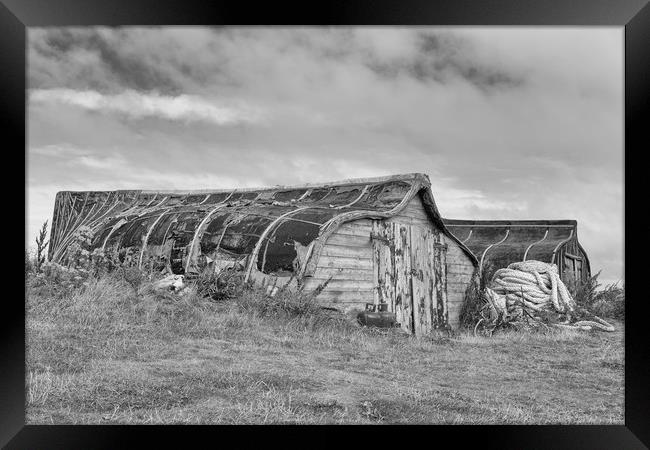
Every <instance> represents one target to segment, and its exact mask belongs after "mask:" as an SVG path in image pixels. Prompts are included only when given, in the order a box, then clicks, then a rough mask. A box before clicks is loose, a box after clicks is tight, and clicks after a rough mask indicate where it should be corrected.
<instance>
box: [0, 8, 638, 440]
mask: <svg viewBox="0 0 650 450" xmlns="http://www.w3.org/2000/svg"><path fill="white" fill-rule="evenodd" d="M0 1H1V3H0V32H1V34H0V116H1V117H2V119H3V120H2V121H1V122H0V123H2V124H3V125H4V126H3V134H4V139H3V140H2V146H3V148H4V150H5V151H4V152H3V154H4V155H19V154H20V151H23V152H24V155H25V158H24V159H23V163H24V164H25V166H24V167H25V172H24V174H25V179H27V172H26V171H27V162H26V126H27V125H28V124H26V105H25V101H26V76H25V73H26V55H25V51H26V27H32V26H34V27H36V26H39V27H40V26H73V25H79V26H84V25H158V24H161V25H163V24H170V25H171V24H174V25H207V24H212V25H224V24H232V25H236V24H251V25H254V24H272V23H275V24H279V25H292V24H296V25H298V24H301V25H332V24H341V25H361V24H368V25H518V26H523V25H530V26H535V25H540V26H541V25H544V26H548V25H553V26H565V25H572V26H604V25H606V26H618V27H625V150H624V159H625V199H626V202H625V203H626V204H627V205H628V207H627V208H625V236H626V237H627V239H626V240H625V280H626V285H625V287H626V291H627V298H628V299H629V301H628V302H627V304H626V310H627V311H626V330H625V358H626V359H625V425H621V426H601V425H593V426H592V425H576V426H534V425H525V426H436V427H434V428H431V427H424V426H417V427H411V428H409V430H404V432H405V433H408V435H407V434H402V433H400V432H398V433H399V434H401V436H402V438H400V439H399V441H401V442H405V441H404V439H403V438H404V437H406V436H409V437H408V440H409V441H411V440H413V444H415V442H416V441H420V440H421V439H425V442H426V441H427V440H428V441H430V442H431V445H434V446H435V445H438V444H439V443H440V444H441V443H443V442H445V441H448V442H450V444H448V445H454V446H457V445H460V446H463V444H465V445H466V444H468V443H470V442H475V443H476V445H480V447H481V448H483V449H485V448H500V449H506V448H513V449H515V448H516V449H533V448H556V449H557V448H571V449H579V448H589V449H600V448H602V449H613V448H625V449H633V448H647V446H648V445H650V444H649V443H650V427H648V426H647V424H648V423H650V419H649V418H648V412H649V410H650V396H649V394H648V392H649V390H648V388H647V386H648V384H649V381H650V377H649V374H650V370H649V367H650V364H649V361H650V358H649V356H650V355H649V353H650V352H649V351H648V342H649V340H648V329H649V328H650V327H648V326H647V325H646V323H645V322H646V318H647V317H648V315H647V314H645V313H646V311H647V306H646V305H647V302H648V299H647V295H646V296H644V295H643V294H644V293H645V292H644V291H643V282H644V281H645V276H644V274H645V272H646V271H647V270H645V269H644V266H643V264H642V262H641V263H635V262H634V259H635V255H636V254H638V253H640V252H641V246H642V244H641V243H640V242H639V241H640V239H639V237H641V236H643V234H644V233H643V232H644V231H646V230H647V228H648V227H647V225H646V224H644V223H643V221H642V219H641V217H638V216H640V215H641V212H640V211H642V210H643V206H644V203H643V201H642V200H641V201H634V197H635V196H639V197H641V196H643V195H644V194H645V193H646V191H647V189H644V187H645V185H646V184H647V182H646V181H645V178H646V177H647V175H646V174H645V173H643V171H645V168H646V167H647V165H644V164H643V156H644V152H645V151H647V150H648V145H647V143H646V144H645V146H644V145H643V143H642V142H643V141H642V139H643V138H644V137H645V136H644V134H645V133H644V131H645V129H646V128H647V125H646V123H647V122H644V120H643V118H644V117H646V116H647V112H648V106H649V105H650V95H649V85H650V76H649V69H650V6H649V5H648V1H647V0H579V1H567V0H552V1H550V0H546V1H543V0H536V1H535V0H507V1H506V0H455V1H452V0H445V1H431V0H429V1H426V0H418V1H400V2H398V1H393V2H388V1H384V2H378V1H372V2H371V1H363V2H360V1H330V2H322V3H310V2H303V3H301V4H289V3H281V4H280V3H276V2H265V3H262V2H260V4H259V5H254V6H253V5H251V4H249V3H247V2H243V1H240V2H235V1H228V2H226V1H218V2H217V1H213V2H209V1H198V0H193V1H190V0H185V1H169V0H138V1H136V0H130V1H115V0H112V1H103V2H102V1H96V0H93V1H90V0H49V1H47V0H0ZM21 149H22V150H21ZM5 167H7V168H8V169H9V170H6V171H5V173H8V172H12V171H15V169H14V168H13V167H14V165H13V164H7V163H6V165H5ZM10 191H11V192H13V194H12V195H13V197H12V198H10V199H7V200H8V201H15V202H18V201H19V199H20V197H19V196H18V195H16V192H15V186H13V185H10V186H7V187H6V188H5V192H10ZM26 196H27V192H26V191H25V198H24V199H23V200H24V203H23V206H24V207H25V209H26ZM628 198H630V199H632V200H631V201H629V200H628ZM594 201H597V199H594ZM637 205H638V206H637ZM16 208H17V209H20V205H18V206H17V207H15V208H13V209H16ZM11 210H12V207H11V206H6V211H11ZM25 217H26V216H25ZM11 225H15V221H13V222H11ZM14 234H15V233H14ZM5 236H10V234H5ZM9 241H12V242H9V243H14V244H16V245H19V242H18V241H19V240H18V239H13V240H12V239H11V238H10V239H9ZM13 241H16V242H13ZM5 248H6V246H5ZM17 251H21V252H22V250H17ZM6 252H7V253H5V254H4V256H5V258H4V259H5V261H10V260H11V258H9V257H8V256H9V254H10V253H8V251H7V250H6ZM15 255H16V256H17V255H18V253H15ZM14 263H15V261H14ZM13 266H14V270H15V271H16V272H17V271H18V269H19V266H18V265H17V264H13ZM17 277H18V274H15V276H14V277H11V279H12V280H13V283H14V284H15V280H16V279H17ZM23 306H24V305H21V304H20V302H19V301H17V299H16V298H15V296H10V295H5V301H4V302H3V305H2V314H0V317H3V319H4V320H2V321H0V323H1V326H0V330H1V331H0V332H1V333H2V345H1V346H0V351H1V352H2V353H1V354H0V376H1V384H0V414H1V417H0V444H1V445H3V446H6V448H9V449H45V448H66V449H71V448H116V447H129V446H134V445H133V444H134V443H135V442H137V441H139V442H140V444H139V446H142V443H144V444H148V445H149V446H154V445H155V444H158V443H164V444H167V445H170V444H171V445H174V444H177V445H179V444H180V445H185V446H187V445H188V443H191V442H192V441H193V440H204V442H207V443H209V444H212V445H226V444H227V442H228V441H230V440H231V439H233V438H234V439H236V440H235V441H234V442H236V443H237V446H241V445H242V444H247V443H250V444H253V443H258V442H263V443H266V442H269V443H270V440H268V441H264V439H271V436H273V437H277V438H279V439H282V440H283V442H285V443H287V441H286V439H287V438H288V437H289V439H290V440H289V441H288V443H297V444H301V443H302V444H303V445H311V444H312V443H313V442H314V439H313V436H317V437H318V443H322V444H325V445H327V444H328V443H332V444H339V443H340V442H341V441H340V437H339V436H338V431H339V430H340V429H341V428H337V429H336V430H334V429H332V430H329V429H328V430H326V431H327V433H322V430H320V429H318V428H315V427H300V426H295V427H293V426H291V427H261V426H253V427H222V426H220V427H212V426H210V427H203V426H183V427H178V426H176V427H167V426H137V427H128V426H34V425H30V426H26V425H25V424H24V422H25V397H24V395H25V364H24V356H25V354H24V352H25V346H24V342H25V321H24V307H23ZM344 428H345V427H344ZM415 430H417V431H418V433H417V435H418V436H414V435H411V433H412V431H415ZM253 431H254V432H253ZM309 431H311V432H314V434H312V436H310V437H307V440H305V439H301V437H304V436H305V434H304V433H305V432H309ZM333 431H336V432H333ZM346 431H348V433H347V434H348V437H346V439H350V438H354V437H357V438H359V439H360V440H361V441H363V442H364V444H365V445H368V444H369V443H370V442H372V441H373V440H375V441H376V442H377V443H380V442H381V443H383V442H386V441H387V438H390V437H396V436H395V433H392V432H391V431H390V430H389V431H388V432H387V433H386V432H385V431H383V430H378V429H368V428H366V427H356V428H355V427H349V428H347V429H346ZM235 435H236V436H235ZM231 442H232V441H231ZM189 445H191V444H189ZM227 445H232V444H227ZM145 446H146V445H145Z"/></svg>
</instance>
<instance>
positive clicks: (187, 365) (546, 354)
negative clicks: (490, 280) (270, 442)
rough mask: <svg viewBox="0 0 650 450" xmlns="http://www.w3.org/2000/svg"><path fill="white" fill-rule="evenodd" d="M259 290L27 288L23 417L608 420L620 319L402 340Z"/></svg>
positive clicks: (617, 409)
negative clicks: (596, 327) (276, 301)
mask: <svg viewBox="0 0 650 450" xmlns="http://www.w3.org/2000/svg"><path fill="white" fill-rule="evenodd" d="M261 297H262V296H261V295H260V294H259V292H255V291H246V292H244V293H243V294H242V296H241V297H240V298H237V299H230V300H225V301H222V302H209V301H205V300H202V299H200V297H198V296H196V295H186V296H183V297H180V298H176V297H173V296H171V295H163V296H158V295H156V294H153V293H152V292H151V291H150V290H147V286H146V285H145V286H140V287H139V288H135V287H133V286H130V285H129V284H128V283H125V282H124V281H123V280H120V279H118V278H116V277H104V278H102V279H100V280H91V282H90V285H89V286H87V287H85V288H83V289H77V290H73V291H71V292H70V293H67V294H65V295H58V294H57V295H54V294H52V292H51V290H49V289H44V288H29V289H28V302H27V309H26V311H27V369H26V373H27V380H26V401H27V410H26V418H27V423H29V424H52V423H55V424H71V423H84V424H111V423H125V424H135V423H147V424H150V423H155V424H156V423H319V424H321V423H323V424H324V423H346V424H347V423H354V424H356V423H468V424H487V423H497V424H500V423H512V424H523V423H526V424H542V423H543V424H587V423H588V424H623V404H624V398H623V396H624V385H623V373H624V366H623V363H624V355H623V325H622V323H620V322H615V324H616V326H617V331H616V332H615V333H603V332H584V331H583V332H575V331H570V330H569V331H566V330H564V331H556V332H546V333H533V334H526V333H501V334H495V335H494V336H493V337H492V338H487V337H474V336H473V335H472V334H471V333H468V332H465V333H463V332H460V333H457V334H456V335H455V336H452V337H451V338H447V337H444V338H442V337H439V338H428V339H415V338H413V337H410V336H407V335H404V334H402V333H400V332H399V331H395V330H392V331H388V330H381V331H379V330H371V329H362V328H358V327H355V326H353V325H351V324H350V323H349V322H347V321H344V320H340V319H337V318H334V317H333V316H331V315H329V314H325V313H318V312H314V311H312V310H309V311H308V313H304V312H303V313H296V312H295V311H294V312H293V313H287V312H286V311H284V310H280V311H279V312H278V311H271V310H267V309H264V307H260V302H261V301H262V300H263V298H261Z"/></svg>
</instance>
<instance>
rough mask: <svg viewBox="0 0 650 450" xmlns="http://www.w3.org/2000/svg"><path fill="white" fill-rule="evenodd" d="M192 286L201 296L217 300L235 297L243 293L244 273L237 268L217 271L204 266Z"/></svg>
mask: <svg viewBox="0 0 650 450" xmlns="http://www.w3.org/2000/svg"><path fill="white" fill-rule="evenodd" d="M192 286H193V287H194V290H195V291H196V293H197V295H199V296H200V297H203V298H205V297H207V298H210V299H212V300H215V301H221V300H226V299H229V298H234V297H237V296H239V295H240V294H241V293H242V290H243V287H244V280H243V273H242V272H241V271H238V270H236V269H235V268H231V267H229V268H226V269H224V270H222V271H221V272H219V273H217V272H215V271H214V270H213V269H212V268H210V267H206V268H204V269H203V270H202V271H201V272H200V273H199V274H198V276H197V277H196V278H195V279H194V280H193V283H192Z"/></svg>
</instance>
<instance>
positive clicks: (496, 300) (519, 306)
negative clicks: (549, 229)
mask: <svg viewBox="0 0 650 450" xmlns="http://www.w3.org/2000/svg"><path fill="white" fill-rule="evenodd" d="M486 297H487V300H488V303H489V307H490V309H491V314H490V316H491V317H492V322H493V323H495V324H500V323H512V322H517V321H521V320H522V319H523V318H531V319H533V320H537V321H538V322H540V321H541V319H540V318H539V317H536V316H539V315H543V313H556V315H559V316H560V317H562V316H564V319H565V320H564V321H562V322H557V323H553V325H554V326H561V327H566V328H573V329H579V330H591V329H592V328H598V329H600V330H603V331H614V327H613V326H612V325H611V324H609V323H607V322H605V321H604V320H603V319H601V318H600V317H598V316H595V315H591V316H593V317H591V318H593V320H580V321H575V322H571V320H572V319H573V317H574V315H575V313H576V309H577V305H576V302H575V300H574V299H573V297H572V296H571V294H570V293H569V291H568V290H567V288H566V286H565V285H564V283H563V282H562V280H561V279H560V276H559V274H558V270H557V266H556V265H555V264H547V263H544V262H541V261H523V262H516V263H512V264H510V265H509V266H508V267H507V268H504V269H499V270H497V271H496V272H495V273H494V275H493V276H492V280H491V282H490V286H489V287H488V288H486ZM585 312H586V311H581V313H583V314H584V313H585ZM546 315H548V314H546ZM477 325H478V324H477Z"/></svg>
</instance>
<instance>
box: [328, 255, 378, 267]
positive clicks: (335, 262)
mask: <svg viewBox="0 0 650 450" xmlns="http://www.w3.org/2000/svg"><path fill="white" fill-rule="evenodd" d="M372 267H373V266H372V259H370V258H352V257H346V256H327V255H326V256H321V257H320V258H319V259H318V265H317V266H316V270H318V269H320V268H326V269H327V268H340V269H367V270H372Z"/></svg>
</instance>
